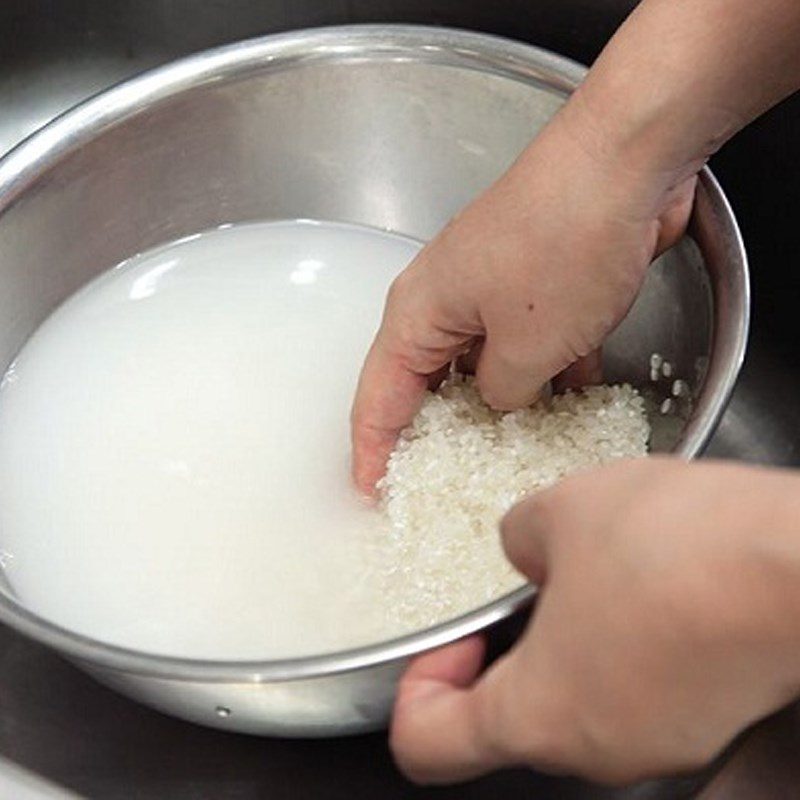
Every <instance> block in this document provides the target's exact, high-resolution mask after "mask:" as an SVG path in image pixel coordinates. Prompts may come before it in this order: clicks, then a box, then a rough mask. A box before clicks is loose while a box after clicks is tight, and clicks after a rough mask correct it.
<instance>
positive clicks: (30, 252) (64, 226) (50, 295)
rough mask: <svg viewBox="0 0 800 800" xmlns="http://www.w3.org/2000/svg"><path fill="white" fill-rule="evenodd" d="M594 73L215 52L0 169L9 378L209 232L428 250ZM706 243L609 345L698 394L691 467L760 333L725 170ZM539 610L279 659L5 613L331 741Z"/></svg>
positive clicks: (425, 37) (237, 712) (161, 704)
mask: <svg viewBox="0 0 800 800" xmlns="http://www.w3.org/2000/svg"><path fill="white" fill-rule="evenodd" d="M582 72H583V71H582V69H581V68H580V67H579V66H577V65H576V64H574V63H573V62H570V61H568V60H566V59H562V58H560V57H558V56H555V55H552V54H550V53H546V52H543V51H541V50H538V49H535V48H532V47H528V46H524V45H520V44H516V43H514V42H509V41H506V40H502V39H496V38H490V37H486V36H481V35H478V34H471V33H464V32H457V31H449V30H434V29H430V28H415V27H403V26H370V27H354V28H331V29H327V30H317V31H305V32H298V33H291V34H284V35H281V36H275V37H267V38H264V39H259V40H253V41H251V42H246V43H241V44H236V45H233V46H230V47H226V48H220V49H217V50H212V51H208V52H205V53H202V54H200V55H198V56H194V57H191V58H189V59H186V60H183V61H178V62H176V63H175V64H172V65H169V66H167V67H163V68H161V69H158V70H155V71H153V72H149V73H146V74H145V75H143V76H142V77H140V78H137V79H135V80H133V81H130V82H128V83H123V84H121V85H120V86H118V87H117V88H115V89H112V90H110V91H108V92H106V93H103V94H101V95H99V96H98V97H97V98H95V99H94V100H92V101H90V102H88V103H86V104H84V105H82V106H79V107H78V108H76V109H75V110H74V111H72V112H70V113H68V114H67V115H65V116H63V117H62V118H61V119H59V120H58V121H56V122H54V123H52V124H51V125H49V126H47V127H46V128H44V129H43V130H42V131H41V132H40V133H38V134H36V135H34V136H33V137H32V138H31V139H29V140H28V141H27V142H25V143H24V144H22V145H20V146H19V147H18V148H16V149H15V150H14V151H13V152H12V153H11V154H10V155H8V156H7V157H6V158H4V159H3V160H2V161H0V251H2V253H3V263H2V267H1V268H0V285H2V286H3V289H4V291H3V293H2V295H0V366H4V365H5V364H7V363H9V362H10V360H11V358H13V356H14V354H15V352H16V350H17V349H18V348H19V346H20V345H21V344H22V342H23V341H24V339H25V338H26V337H27V336H28V335H29V334H30V333H31V332H32V330H33V329H34V328H35V327H36V325H37V324H38V323H39V322H40V321H41V320H42V319H43V318H44V317H45V316H46V315H47V314H48V313H49V312H50V311H51V310H52V308H53V307H54V306H55V305H56V304H57V303H59V302H60V301H61V300H63V299H64V298H65V297H66V296H68V295H69V294H71V293H72V292H73V291H75V289H77V288H78V287H79V286H81V285H82V284H83V283H85V282H86V281H87V280H88V279H89V278H91V277H92V276H93V275H94V274H96V273H97V272H98V271H100V270H102V269H104V268H108V267H109V266H111V265H114V264H116V263H119V262H120V261H122V260H123V259H126V258H129V257H130V256H132V255H134V254H135V253H137V252H141V251H142V250H145V249H147V248H149V247H151V246H153V245H156V244H160V243H163V242H166V241H170V240H172V239H176V238H178V237H181V236H185V235H187V234H192V233H195V232H197V231H200V230H203V229H206V228H211V227H215V226H218V225H220V224H223V223H230V222H239V221H243V220H248V219H261V218H270V217H271V218H276V217H278V218H281V217H288V218H293V217H312V218H321V219H337V220H344V221H348V222H358V223H361V224H366V225H372V226H375V227H379V228H386V229H391V230H394V231H398V232H400V233H405V234H409V235H412V236H416V237H418V238H429V237H430V236H431V235H433V234H434V233H435V232H436V231H437V230H438V229H439V228H440V227H441V226H442V225H443V224H444V223H445V222H446V221H447V219H448V218H449V217H451V216H452V215H453V214H454V213H455V212H456V211H457V210H458V209H459V208H460V207H462V206H463V205H464V204H465V203H466V202H468V201H469V199H470V198H471V197H473V196H474V195H475V194H476V193H477V192H478V191H479V190H480V189H481V188H483V187H485V186H486V185H488V184H489V183H490V182H491V181H492V180H493V179H494V178H496V177H497V176H498V175H499V174H500V173H501V172H502V171H503V170H504V168H505V167H506V166H507V165H508V164H509V163H510V162H511V161H512V160H513V159H514V158H515V157H516V155H517V154H518V153H519V151H520V150H521V149H522V148H523V147H524V146H525V145H526V144H527V142H528V141H529V139H530V137H531V134H532V132H535V131H536V130H537V129H538V128H540V127H541V126H542V125H543V124H544V123H545V122H546V121H547V120H548V119H549V117H550V116H551V115H552V114H553V113H554V111H555V110H556V109H557V108H558V107H559V105H560V104H561V102H562V101H563V98H564V97H565V96H566V94H567V93H568V92H569V90H570V89H571V88H573V87H574V86H575V85H576V83H577V82H578V80H579V79H580V77H581V75H582ZM694 232H695V237H696V240H697V242H698V244H699V249H698V247H696V246H694V245H693V244H692V243H690V242H688V241H687V242H684V243H683V245H682V246H681V247H679V248H676V249H674V250H673V251H672V252H671V253H669V254H668V255H666V256H665V257H664V258H663V259H661V260H660V261H659V262H658V263H657V264H655V265H654V266H653V268H652V270H651V271H650V273H649V276H648V279H647V281H646V284H645V287H644V290H643V292H642V295H641V297H640V298H639V300H638V301H637V303H636V305H635V306H634V308H633V309H632V311H631V313H630V314H629V316H628V318H627V319H626V321H625V323H624V324H623V325H622V326H621V327H620V328H619V330H618V331H617V332H616V333H615V335H614V336H613V337H612V338H611V340H610V341H609V343H608V346H607V348H606V361H607V369H608V374H609V377H610V378H611V379H612V380H629V381H632V382H634V383H638V384H640V385H641V384H647V382H648V379H647V375H648V373H649V358H650V354H651V353H652V352H654V351H657V352H659V353H660V354H662V355H663V357H664V358H666V359H668V360H669V361H670V363H671V364H672V365H673V374H672V376H671V377H670V378H669V379H665V380H664V381H661V382H660V383H658V384H656V383H653V384H649V385H651V386H652V387H660V389H661V391H663V392H666V394H667V396H668V395H669V393H670V390H671V387H672V381H673V380H674V379H677V378H681V379H683V380H686V381H687V382H688V383H689V385H691V386H692V389H693V392H694V402H693V407H692V408H689V407H688V406H687V408H686V417H687V421H686V423H685V424H681V423H682V421H681V420H679V419H678V418H677V417H675V418H673V419H671V420H670V423H672V424H670V425H667V426H664V427H663V429H662V430H660V435H659V437H658V439H659V445H660V446H661V447H663V448H664V449H672V450H674V451H675V452H677V453H679V454H681V455H684V456H688V457H691V456H694V455H695V454H697V453H698V452H699V451H700V450H701V449H702V447H703V446H704V445H705V443H706V442H707V440H708V438H709V436H710V433H711V431H712V430H713V428H714V426H715V425H716V423H717V421H718V419H719V417H720V416H721V413H722V410H723V408H724V406H725V404H726V402H727V399H728V396H729V394H730V392H731V390H732V388H733V383H734V381H735V378H736V375H737V373H738V370H739V366H740V364H741V360H742V357H743V354H744V346H745V341H746V336H747V328H748V313H749V296H748V280H747V266H746V261H745V256H744V251H743V247H742V243H741V240H740V237H739V233H738V230H737V227H736V224H735V222H734V220H733V217H732V215H731V212H730V209H729V208H728V206H727V203H726V201H725V198H724V196H723V195H722V193H721V191H720V189H719V187H718V185H717V184H716V182H715V181H714V180H713V178H712V177H711V176H710V175H709V174H708V173H706V174H704V175H703V177H702V181H701V187H700V190H699V196H698V201H697V207H696V214H695V220H694ZM701 253H702V255H701ZM675 423H678V424H675ZM1 541H2V540H1V539H0V542H1ZM529 596H530V590H529V589H522V590H519V591H517V592H515V593H513V594H512V595H510V596H509V597H508V598H503V599H501V600H499V601H497V602H495V603H493V604H491V605H490V606H488V607H486V608H484V609H479V610H478V611H475V612H473V613H471V614H468V615H466V616H464V617H462V618H461V619H459V620H455V621H453V622H450V623H446V624H444V625H441V626H439V627H438V628H437V629H433V630H431V631H424V632H421V633H418V634H415V635H412V636H408V637H405V638H404V639H400V640H397V641H395V642H389V643H386V644H381V645H377V646H372V647H365V648H362V649H360V650H357V651H352V652H349V653H339V654H333V655H329V656H321V657H316V658H304V659H294V660H287V661H282V662H264V663H241V662H225V661H220V662H218V663H214V662H199V661H189V660H182V659H167V658H162V657H157V656H152V655H149V654H143V653H139V652H132V651H126V650H123V649H121V648H111V647H108V646H106V645H104V644H102V643H99V642H93V641H90V640H89V639H87V638H85V637H80V636H76V635H74V634H72V633H70V632H68V631H65V630H63V629H59V628H57V627H55V626H53V625H51V624H49V623H47V622H45V621H44V620H41V619H38V618H37V617H35V616H34V615H33V614H31V613H30V612H28V611H27V610H25V609H24V608H23V607H22V605H21V604H19V603H17V602H16V600H15V599H14V598H13V597H12V596H11V595H9V594H2V595H0V619H2V620H3V621H5V622H6V623H8V624H10V625H12V626H13V627H16V628H17V629H19V630H20V631H22V632H23V633H26V634H27V635H30V636H32V637H34V638H36V639H39V640H40V641H42V642H44V643H45V644H48V645H51V646H54V647H57V648H58V649H59V650H61V651H62V652H64V653H65V654H68V655H70V656H71V657H73V658H74V659H75V660H76V663H78V664H79V665H81V666H83V667H84V668H86V669H87V670H88V671H90V673H91V674H93V675H94V676H95V677H97V678H98V679H100V680H101V681H102V682H104V683H106V684H107V685H109V686H112V687H113V688H116V689H118V690H119V691H121V692H123V693H126V694H129V695H131V696H132V697H135V698H137V699H139V700H141V701H142V702H145V703H148V704H150V705H152V706H153V707H155V708H158V709H159V710H162V711H166V712H169V713H173V714H176V715H178V716H181V717H184V718H186V719H189V720H192V721H194V722H200V723H203V724H207V725H212V726H215V727H221V728H225V729H228V730H236V731H242V732H247V733H260V734H281V735H295V736H316V735H333V734H343V733H352V732H358V731H365V730H373V729H376V728H378V727H381V726H382V725H385V723H386V721H387V719H388V714H389V710H390V708H391V701H392V695H393V687H394V685H395V684H396V681H397V678H398V677H399V674H400V672H401V670H402V668H403V667H404V665H405V663H406V659H407V657H408V656H410V655H413V654H415V653H418V652H421V651H424V650H427V649H430V648H431V647H434V646H436V645H439V644H443V643H445V642H448V641H452V640H454V639H457V638H460V637H461V636H463V635H465V634H467V633H471V632H473V631H475V630H481V629H484V628H486V627H487V626H489V625H491V624H492V623H493V622H496V621H497V620H499V619H503V618H505V617H507V616H509V615H510V614H511V613H512V612H513V611H515V610H516V609H518V608H520V607H521V605H523V604H524V602H525V601H526V599H528V597H529ZM219 708H224V709H225V710H226V711H225V713H223V714H219V713H218V709H219Z"/></svg>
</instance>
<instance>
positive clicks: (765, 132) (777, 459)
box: [0, 0, 800, 800]
mask: <svg viewBox="0 0 800 800" xmlns="http://www.w3.org/2000/svg"><path fill="white" fill-rule="evenodd" d="M633 4H634V3H633V0H604V2H603V3H587V2H585V1H584V0H557V1H554V2H551V1H550V0H543V2H540V3H530V2H527V1H524V2H523V1H522V0H520V1H519V2H518V1H517V0H499V1H498V2H496V3H492V4H486V3H483V2H471V0H439V1H438V2H436V0H434V2H428V3H424V4H422V3H418V2H416V1H415V0H392V1H391V2H382V0H369V2H367V1H366V0H364V1H363V2H362V1H361V0H355V2H348V3H344V2H339V0H297V2H293V3H291V4H286V3H273V2H260V3H253V2H251V1H250V0H238V1H237V0H234V1H233V2H230V3H226V4H215V3H207V4H198V3H196V2H194V0H179V1H178V2H174V0H170V2H164V1H163V0H145V1H143V2H141V3H136V4H134V3H126V2H124V1H123V2H117V1H116V0H111V1H110V2H92V1H91V0H61V2H44V0H19V2H17V0H8V2H6V3H4V4H2V5H0V107H2V109H3V113H2V114H0V150H3V149H6V148H7V147H10V146H11V145H13V144H15V143H16V142H17V141H18V139H19V138H20V137H21V136H22V135H25V134H27V133H30V132H32V131H33V130H34V129H35V128H36V127H38V125H39V124H41V123H43V122H45V121H47V120H48V119H49V118H50V117H52V116H53V115H54V114H56V113H59V112H61V111H63V110H65V109H66V108H68V107H69V106H70V105H72V104H73V103H74V102H76V101H77V100H80V99H83V98H85V97H87V96H89V95H90V94H92V93H94V92H96V91H98V90H99V89H102V88H105V87H106V86H108V85H110V84H111V83H113V82H115V81H117V80H119V79H120V78H123V77H127V76H129V75H131V74H134V73H136V72H139V71H141V70H142V69H146V68H149V67H151V66H154V65H156V64H159V63H164V62H166V61H168V60H171V59H172V58H175V57H177V56H180V55H184V54H186V53H187V52H189V51H191V50H196V49H200V48H203V47H208V46H211V45H215V44H219V43H222V42H225V41H231V40H233V39H237V38H242V37H244V36H250V35H255V34H259V33H266V32H270V31H274V30H279V29H285V28H290V27H298V26H306V25H313V24H319V23H336V22H348V21H379V20H393V21H418V22H433V23H440V22H445V23H448V24H452V25H457V26H462V27H464V26H465V27H476V28H481V29H484V30H488V31H491V32H495V33H502V34H506V35H511V36H515V37H518V38H522V39H527V40H529V41H534V42H537V43H541V44H544V45H545V46H548V47H550V48H552V49H555V50H558V51H561V52H566V53H569V54H571V55H573V56H574V57H576V58H579V59H580V60H583V61H588V60H590V59H591V58H592V57H593V56H594V55H595V54H596V53H597V51H598V50H599V48H600V46H601V45H602V44H603V42H604V40H605V38H607V37H608V36H609V35H610V33H611V32H612V31H613V29H614V26H615V25H616V24H618V23H619V22H620V21H621V19H622V18H623V16H624V14H625V13H626V12H627V11H628V10H629V9H630V7H631V6H632V5H633ZM799 111H800V104H794V105H792V104H787V105H786V106H784V107H783V108H782V109H778V110H777V111H776V112H773V114H771V115H770V117H769V119H768V120H766V121H765V123H764V124H763V125H758V126H754V127H753V128H752V129H751V131H748V132H746V133H745V134H743V135H741V136H740V137H739V140H738V142H735V143H734V144H733V145H731V146H730V147H729V148H727V150H726V151H725V152H723V153H722V154H721V155H720V156H719V157H718V158H717V159H716V160H715V168H716V169H717V170H718V171H719V173H720V174H721V175H722V177H723V184H724V185H725V187H726V188H727V189H729V190H731V189H733V192H732V194H733V196H734V205H735V208H736V209H737V212H739V213H740V216H741V218H742V220H743V222H744V223H745V224H744V228H745V235H746V239H747V242H748V247H749V249H750V250H751V253H752V254H753V256H754V267H755V269H754V280H755V282H756V297H755V299H756V311H757V314H756V318H755V335H754V337H753V340H752V342H751V346H750V348H749V355H748V360H747V362H746V364H745V368H744V371H743V374H742V378H741V380H740V381H739V384H738V387H737V390H736V392H735V394H734V396H733V399H732V402H731V404H730V406H729V408H728V411H727V413H726V415H725V417H724V418H723V420H722V423H721V424H720V426H719V429H718V431H717V433H716V435H715V436H714V438H713V439H712V442H711V445H710V447H709V449H708V452H709V453H711V454H713V455H718V456H722V457H730V458H739V459H747V460H755V461H760V462H764V463H769V462H771V463H780V464H786V465H797V464H799V463H800V458H798V453H797V438H798V435H797V434H798V431H800V407H798V405H797V403H796V402H795V400H794V398H795V397H796V396H797V394H796V392H797V388H798V387H797V377H796V376H797V374H798V369H797V367H798V366H800V364H798V362H797V359H796V358H793V357H792V352H794V351H792V350H788V351H787V348H786V347H785V345H786V344H787V343H788V342H790V341H791V339H784V340H781V339H780V338H778V335H779V334H782V333H783V332H785V331H787V330H789V331H791V330H792V329H793V327H794V326H796V298H797V294H796V291H795V290H796V288H797V286H796V284H797V280H796V278H794V277H793V276H794V275H795V274H796V273H795V272H794V270H793V269H790V267H791V266H792V265H793V264H794V263H796V257H795V253H794V250H793V247H794V244H793V243H794V242H795V237H794V233H795V227H794V224H793V222H792V221H791V220H792V215H793V214H794V213H795V210H796V207H797V204H796V203H792V202H791V197H792V196H793V194H796V191H795V190H796V189H800V172H798V169H797V168H795V166H794V165H798V164H800V151H798V149H797V148H795V146H794V144H793V143H796V142H798V141H800V136H798V135H791V131H792V130H793V129H794V130H795V133H797V127H798V126H797V125H796V124H794V123H793V120H794V121H796V120H800V114H798V113H797V112H799ZM793 115H794V116H793ZM796 151H797V152H796ZM778 175H779V176H780V180H778V179H777V176H778ZM783 198H786V200H785V201H784V200H783ZM793 209H794V210H793ZM742 215H743V216H742ZM0 259H2V253H0ZM759 312H760V313H759ZM796 718H797V715H796V714H795V715H788V716H786V715H785V716H783V717H782V718H781V719H780V720H778V721H777V723H776V724H772V723H770V724H769V725H767V726H765V727H762V728H760V729H759V731H758V732H757V733H758V734H759V735H758V736H756V737H755V740H756V743H757V747H755V748H750V749H748V743H749V742H750V741H751V740H750V739H749V738H748V739H746V740H745V747H744V748H743V750H744V752H743V753H742V758H739V757H738V755H737V756H734V758H732V759H731V761H730V762H729V768H726V769H724V770H723V771H722V773H721V775H720V783H719V784H718V783H717V782H714V783H713V784H712V786H714V787H716V786H722V787H723V788H724V791H722V792H720V791H717V793H716V794H714V795H713V797H714V798H717V797H726V798H730V797H736V798H748V799H750V798H757V799H758V800H763V798H771V797H776V798H783V797H791V796H793V794H792V793H793V792H794V791H795V789H796V786H797V781H798V779H800V777H798V775H797V773H796V770H793V765H794V766H796V764H797V759H796V753H797V752H799V751H800V724H797V722H796ZM698 724H702V721H701V720H698ZM762 734H763V735H762ZM753 749H755V750H756V752H757V755H758V757H757V758H753V757H751V753H752V751H753ZM0 753H3V754H5V755H6V756H9V757H11V758H13V759H14V760H16V761H18V762H19V763H22V764H25V765H26V766H28V767H29V768H30V769H33V770H36V771H38V772H40V773H41V774H43V775H46V776H48V777H50V778H52V779H54V780H57V781H59V782H61V783H63V784H64V785H67V786H70V787H73V788H74V789H76V790H77V791H79V792H80V793H81V794H84V795H86V796H89V797H103V798H114V797H118V798H130V797H147V798H160V797H167V798H176V799H178V798H197V797H205V796H214V797H215V798H221V799H222V798H251V797H252V798H256V797H264V796H269V797H270V798H273V800H277V799H278V798H298V797H300V798H303V797H309V798H342V799H344V798H351V797H381V798H390V799H391V798H408V797H418V796H419V797H425V796H428V795H431V796H434V795H435V796H436V797H439V798H450V797H452V798H483V797H487V798H489V797H498V796H504V797H509V798H513V797H520V798H522V797H526V798H527V797H531V796H536V797H543V798H549V797H554V798H560V799H564V800H569V798H637V799H638V800H641V799H642V798H662V797H663V798H679V797H689V796H695V794H696V793H697V791H698V789H699V787H700V786H701V785H702V783H703V780H704V778H703V776H700V777H699V778H693V779H687V780H682V781H659V782H653V783H648V784H646V785H642V786H636V787H629V788H627V789H618V790H608V789H602V788H599V787H594V786H589V785H587V784H585V783H583V782H580V781H571V780H565V779H558V778H548V777H546V776H542V775H537V774H532V773H527V772H513V773H507V774H503V775H499V776H495V777H493V778H490V779H487V780H484V781H480V782H475V783H471V784H469V785H467V786H464V787H457V788H454V789H452V790H437V791H432V790H431V791H429V790H425V789H417V788H414V787H411V786H410V785H408V784H406V783H405V782H404V781H402V779H401V778H400V777H399V776H398V775H397V773H396V772H395V771H394V770H393V769H392V767H391V763H390V759H389V757H388V754H387V752H386V747H385V741H384V738H383V737H382V736H380V735H375V736H369V737H357V738H351V739H347V740H341V741H337V740H327V741H316V742H306V741H297V740H296V741H280V740H261V739H253V738H248V737H237V736H231V735H228V734H225V733H222V732H218V731H213V730H211V729H204V728H200V727H197V726H193V725H188V724H185V723H181V722H180V721H178V720H175V719H170V718H168V717H165V716H162V715H160V714H157V713H155V712H151V711H148V710H147V709H145V708H143V707H141V706H138V705H136V704H133V703H130V702H128V701H126V700H124V699H123V698H121V697H119V696H117V695H114V694H112V693H110V692H107V691H106V690H105V689H104V688H102V687H100V686H98V685H97V684H95V683H94V682H93V681H90V680H89V679H87V678H84V677H83V676H82V674H81V673H80V672H78V671H77V670H75V669H73V668H72V667H71V666H70V665H69V664H67V663H65V662H64V661H63V660H61V659H59V658H58V657H56V656H55V655H54V654H53V653H51V652H50V651H48V650H47V649H44V648H42V647H41V646H39V645H36V644H34V643H33V642H31V641H30V640H28V639H24V638H22V637H20V636H18V635H17V634H15V633H13V632H12V631H11V630H10V629H7V628H3V627H2V626H0ZM711 796H712V795H709V797H711Z"/></svg>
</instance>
